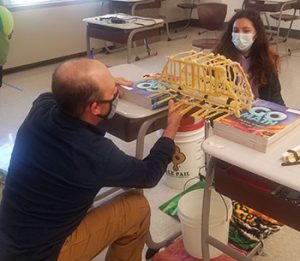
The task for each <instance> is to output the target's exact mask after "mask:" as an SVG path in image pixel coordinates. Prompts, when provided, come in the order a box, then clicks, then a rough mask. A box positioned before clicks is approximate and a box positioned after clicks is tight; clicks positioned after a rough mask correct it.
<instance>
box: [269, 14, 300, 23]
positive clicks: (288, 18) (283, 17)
mask: <svg viewBox="0 0 300 261" xmlns="http://www.w3.org/2000/svg"><path fill="white" fill-rule="evenodd" d="M270 17H272V18H273V19H275V20H279V17H280V14H271V15H270ZM299 19H300V16H299V15H296V16H293V15H291V14H282V15H281V20H282V21H284V22H286V21H292V20H299Z"/></svg>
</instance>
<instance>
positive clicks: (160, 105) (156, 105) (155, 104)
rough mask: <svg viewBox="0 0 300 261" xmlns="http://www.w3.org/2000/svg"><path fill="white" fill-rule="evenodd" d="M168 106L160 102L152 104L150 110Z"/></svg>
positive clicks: (166, 102)
mask: <svg viewBox="0 0 300 261" xmlns="http://www.w3.org/2000/svg"><path fill="white" fill-rule="evenodd" d="M167 104H168V101H165V102H162V103H153V104H152V109H153V110H154V109H159V108H161V107H164V106H166V105H167Z"/></svg>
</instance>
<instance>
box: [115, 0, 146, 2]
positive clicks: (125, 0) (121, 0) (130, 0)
mask: <svg viewBox="0 0 300 261" xmlns="http://www.w3.org/2000/svg"><path fill="white" fill-rule="evenodd" d="M111 1H112V2H125V3H137V2H144V1H145V0H111Z"/></svg>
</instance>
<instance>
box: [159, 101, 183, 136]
mask: <svg viewBox="0 0 300 261" xmlns="http://www.w3.org/2000/svg"><path fill="white" fill-rule="evenodd" d="M168 105H169V112H168V123H167V127H166V129H165V130H164V132H163V137H168V138H170V139H172V140H173V139H174V138H175V135H176V132H177V129H178V127H179V124H180V121H181V118H182V115H180V112H181V111H182V110H183V109H184V106H180V107H178V108H176V109H174V108H175V103H174V101H173V100H170V101H169V104H168Z"/></svg>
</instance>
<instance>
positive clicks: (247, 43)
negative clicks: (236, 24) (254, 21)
mask: <svg viewBox="0 0 300 261" xmlns="http://www.w3.org/2000/svg"><path fill="white" fill-rule="evenodd" d="M231 36H232V43H233V44H234V46H235V47H236V48H237V49H238V50H239V51H241V52H247V51H249V50H250V48H251V46H252V44H253V42H254V35H253V34H251V33H232V35H231Z"/></svg>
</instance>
